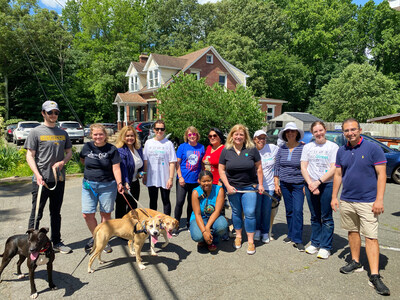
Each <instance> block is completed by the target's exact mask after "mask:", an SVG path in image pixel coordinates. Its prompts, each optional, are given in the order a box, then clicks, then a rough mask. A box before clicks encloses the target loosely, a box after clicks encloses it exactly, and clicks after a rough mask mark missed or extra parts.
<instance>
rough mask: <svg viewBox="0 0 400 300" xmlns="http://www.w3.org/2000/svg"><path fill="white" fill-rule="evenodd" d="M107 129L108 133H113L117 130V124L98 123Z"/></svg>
mask: <svg viewBox="0 0 400 300" xmlns="http://www.w3.org/2000/svg"><path fill="white" fill-rule="evenodd" d="M100 124H101V125H103V126H104V127H105V128H106V129H107V133H108V134H109V135H113V134H115V133H116V132H117V131H118V124H115V123H100Z"/></svg>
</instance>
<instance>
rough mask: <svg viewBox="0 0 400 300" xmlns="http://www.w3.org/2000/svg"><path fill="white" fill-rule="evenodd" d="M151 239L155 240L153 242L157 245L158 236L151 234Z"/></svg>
mask: <svg viewBox="0 0 400 300" xmlns="http://www.w3.org/2000/svg"><path fill="white" fill-rule="evenodd" d="M151 241H152V242H153V244H154V245H155V244H157V242H158V236H153V235H152V236H151Z"/></svg>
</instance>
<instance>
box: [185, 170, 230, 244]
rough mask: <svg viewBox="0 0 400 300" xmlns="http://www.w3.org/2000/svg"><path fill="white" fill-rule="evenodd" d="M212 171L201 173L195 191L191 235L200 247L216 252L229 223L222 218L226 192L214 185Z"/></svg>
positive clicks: (193, 194)
mask: <svg viewBox="0 0 400 300" xmlns="http://www.w3.org/2000/svg"><path fill="white" fill-rule="evenodd" d="M212 181H213V175H212V173H211V172H210V171H201V172H200V174H199V177H198V183H199V184H200V185H199V186H198V187H196V188H195V189H194V190H193V193H192V207H193V212H192V216H191V217H190V234H191V236H192V239H193V240H194V241H195V242H198V243H199V244H198V245H199V246H205V245H207V247H208V250H210V251H211V252H212V251H216V250H217V246H216V244H218V241H219V238H220V237H221V236H222V235H224V234H225V233H226V232H227V230H228V222H227V221H226V219H225V217H224V216H221V215H220V214H221V209H222V206H223V205H224V199H225V195H224V190H223V189H222V188H221V186H219V185H216V184H213V183H212Z"/></svg>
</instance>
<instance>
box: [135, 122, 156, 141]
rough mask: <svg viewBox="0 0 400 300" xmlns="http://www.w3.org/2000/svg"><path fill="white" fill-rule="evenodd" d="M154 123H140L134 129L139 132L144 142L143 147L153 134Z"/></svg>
mask: <svg viewBox="0 0 400 300" xmlns="http://www.w3.org/2000/svg"><path fill="white" fill-rule="evenodd" d="M153 124H154V121H148V122H138V123H135V124H134V128H135V130H136V131H137V133H138V135H139V138H140V140H141V141H142V145H144V143H146V141H147V139H148V137H149V135H150V134H151V133H152V130H151V129H152V128H153Z"/></svg>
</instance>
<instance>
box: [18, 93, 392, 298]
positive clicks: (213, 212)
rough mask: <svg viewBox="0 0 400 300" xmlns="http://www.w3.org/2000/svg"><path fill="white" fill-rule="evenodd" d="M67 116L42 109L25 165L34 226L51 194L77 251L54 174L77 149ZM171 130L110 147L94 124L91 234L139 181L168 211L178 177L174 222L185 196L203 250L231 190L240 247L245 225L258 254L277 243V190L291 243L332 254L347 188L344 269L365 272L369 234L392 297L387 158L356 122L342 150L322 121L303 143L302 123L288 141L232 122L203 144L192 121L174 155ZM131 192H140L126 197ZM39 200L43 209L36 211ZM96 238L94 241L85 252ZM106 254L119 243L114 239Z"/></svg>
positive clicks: (85, 194)
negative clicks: (387, 267) (383, 250)
mask: <svg viewBox="0 0 400 300" xmlns="http://www.w3.org/2000/svg"><path fill="white" fill-rule="evenodd" d="M59 113H60V110H59V108H58V105H57V103H55V102H54V101H46V102H45V103H44V104H43V105H42V116H43V118H44V123H43V125H40V126H38V127H37V128H35V129H33V130H32V131H31V133H30V134H29V136H28V138H27V141H26V143H25V148H26V149H27V161H28V164H29V166H30V167H31V169H32V171H33V173H34V182H33V192H32V195H33V197H32V212H31V217H30V219H29V228H33V227H35V228H38V226H39V221H40V219H41V218H42V215H43V208H44V206H45V204H46V201H47V199H48V198H49V199H50V219H51V240H52V242H53V244H54V249H55V250H56V251H60V252H61V253H69V252H70V251H71V249H70V248H69V247H68V246H66V245H64V244H63V242H62V241H61V234H60V228H61V215H60V209H61V205H62V201H63V193H64V181H63V180H62V176H58V175H57V178H59V180H57V178H55V177H54V175H53V174H54V173H53V172H52V169H56V170H58V173H57V174H59V175H63V174H64V172H65V171H64V168H63V167H64V165H65V164H66V163H67V162H68V160H69V159H70V158H71V155H72V151H71V147H72V145H71V142H70V140H69V137H68V134H67V133H66V132H65V131H63V130H61V129H59V128H57V127H56V126H55V124H56V122H57V118H58V115H59ZM165 129H166V128H165V123H164V121H162V120H157V121H156V122H155V123H154V128H153V130H154V133H155V136H154V138H152V139H149V140H148V141H147V142H146V143H145V145H144V148H143V149H142V147H141V144H140V140H139V138H138V134H137V132H136V131H135V129H134V128H133V127H132V126H125V127H124V128H122V129H121V131H120V133H119V136H118V139H117V143H116V145H115V146H114V145H112V144H110V143H108V141H107V132H106V129H105V128H104V127H103V126H102V125H100V124H93V125H92V126H91V128H90V130H91V138H92V140H91V141H90V142H88V143H86V144H85V145H84V146H83V148H82V151H81V153H80V158H81V161H82V163H83V164H84V166H85V170H84V179H83V183H82V213H83V217H84V219H85V221H86V224H87V226H88V228H89V230H90V232H92V233H93V231H94V229H95V227H96V226H97V220H96V218H95V213H96V209H97V206H99V207H100V216H101V221H102V222H104V221H106V220H108V219H110V218H111V212H112V211H113V210H114V203H115V217H116V218H121V217H122V216H123V215H125V214H126V213H127V212H128V211H129V210H130V209H131V208H136V207H137V204H136V201H137V200H139V196H140V186H139V180H140V179H142V181H143V183H144V184H145V185H146V186H147V188H148V193H149V198H150V208H151V209H154V210H157V202H158V191H160V193H161V199H162V203H163V209H164V213H165V214H167V215H170V214H171V211H172V209H171V202H170V190H171V188H172V186H173V182H174V178H175V179H176V197H177V199H176V207H175V211H174V213H175V218H176V219H177V220H178V221H180V220H181V216H182V210H183V206H184V204H185V202H187V211H186V213H187V224H186V227H187V229H188V230H189V231H190V234H191V237H192V239H193V240H194V241H196V242H198V243H199V246H206V247H208V249H209V250H210V251H215V250H216V249H217V245H218V242H219V240H220V239H221V238H223V237H224V236H226V233H227V231H228V220H227V219H226V218H225V216H224V215H223V214H221V212H222V211H223V207H224V201H225V195H227V198H228V199H229V202H230V205H231V208H232V224H233V228H234V230H235V234H236V237H235V239H234V241H233V247H234V248H236V249H239V248H241V247H242V242H243V227H244V228H245V231H246V235H247V253H248V254H250V255H251V254H254V253H255V252H256V248H255V241H256V240H261V241H262V242H263V243H269V241H270V238H271V237H270V236H269V229H270V228H269V227H270V216H271V202H272V200H271V197H270V196H273V195H274V196H275V197H279V196H283V199H284V204H285V210H286V221H287V225H288V234H287V236H286V237H285V238H284V239H283V241H284V242H285V243H292V244H293V246H294V247H295V248H296V249H297V250H298V251H305V252H306V253H308V254H317V256H318V258H321V259H327V258H328V257H329V256H330V254H331V253H330V251H331V250H332V239H333V232H334V223H333V217H332V210H333V211H336V210H337V209H338V208H339V200H338V192H339V188H340V186H341V185H342V186H343V190H342V193H341V197H340V215H341V225H342V227H343V228H344V229H346V230H347V231H348V237H349V244H350V250H351V257H352V261H351V262H350V263H349V264H347V265H346V266H344V267H342V268H341V269H340V272H342V273H345V274H348V273H352V272H354V271H359V270H360V269H362V265H361V264H360V245H361V237H360V234H362V235H363V236H364V237H365V240H366V250H367V251H366V252H367V256H368V261H369V265H370V271H371V275H370V281H369V282H370V284H371V285H372V286H374V287H375V289H376V291H377V292H378V293H380V294H384V295H387V294H389V293H390V292H389V289H388V288H387V287H386V286H385V285H384V283H383V282H382V280H381V278H380V275H379V244H378V235H377V231H378V215H379V214H381V213H383V211H384V209H383V195H384V191H385V184H386V158H385V155H384V153H383V151H382V150H381V149H380V148H379V147H377V146H376V145H374V144H372V143H369V142H366V141H364V140H363V138H362V137H361V136H360V133H361V128H360V126H359V123H358V122H357V120H355V119H347V120H345V121H344V122H343V123H342V130H343V133H344V136H345V137H346V139H347V140H348V143H347V144H346V145H345V146H343V147H341V148H340V149H339V147H338V146H337V145H336V144H335V143H333V142H330V141H328V140H327V139H326V137H325V134H326V127H325V125H324V123H323V122H321V121H317V122H314V123H313V124H312V125H311V133H312V134H313V136H314V140H313V141H312V142H310V143H308V144H304V143H303V142H301V139H302V137H303V135H304V132H303V131H302V130H301V129H299V128H297V126H296V124H295V123H288V124H287V125H286V126H285V128H284V129H283V130H282V131H281V132H280V133H279V138H280V139H282V140H283V141H284V142H285V143H284V144H283V145H282V146H281V147H278V146H276V145H273V144H267V143H266V138H267V134H266V133H265V131H263V130H258V131H256V132H255V133H254V135H253V138H251V136H250V133H249V131H248V129H247V127H245V126H244V125H241V124H238V125H235V126H234V127H232V129H231V130H230V132H229V134H228V136H227V138H226V141H225V137H224V135H223V134H222V132H221V131H220V130H219V129H218V128H211V129H210V130H209V133H208V139H209V145H208V146H207V148H206V149H205V147H204V146H203V145H201V144H200V143H199V140H200V134H199V132H198V130H197V129H196V128H195V127H193V126H191V127H189V128H187V129H186V131H185V133H184V140H185V143H183V144H181V145H180V146H179V148H178V150H177V152H175V149H174V147H173V144H172V143H171V142H170V141H169V140H168V139H167V138H166V137H165ZM175 171H176V177H174V176H175ZM60 179H61V180H60ZM44 184H46V186H47V187H48V186H53V187H54V188H50V189H46V188H45V189H43V192H42V193H41V196H40V199H37V198H38V186H40V185H44ZM125 191H129V192H130V196H132V197H126V196H125V195H124V192H125ZM304 195H305V197H306V199H307V203H308V207H309V210H310V213H311V229H312V233H311V243H310V245H309V246H308V247H307V248H305V247H304V244H303V204H304ZM185 199H187V201H185ZM36 205H39V207H38V214H37V215H36ZM35 220H36V222H35ZM92 244H93V240H92V239H91V240H89V242H88V244H87V245H86V248H90V247H91V246H92ZM105 251H107V252H111V251H112V249H111V247H110V246H109V245H107V247H106V249H105Z"/></svg>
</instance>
